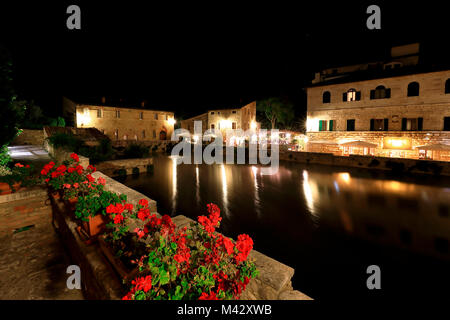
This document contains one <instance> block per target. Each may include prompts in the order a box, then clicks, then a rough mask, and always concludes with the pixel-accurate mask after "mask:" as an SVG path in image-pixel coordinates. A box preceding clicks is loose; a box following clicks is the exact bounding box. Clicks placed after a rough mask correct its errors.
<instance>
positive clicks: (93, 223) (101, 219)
mask: <svg viewBox="0 0 450 320" xmlns="http://www.w3.org/2000/svg"><path fill="white" fill-rule="evenodd" d="M88 219H89V221H82V223H81V226H82V227H83V229H84V231H86V233H87V234H88V235H89V236H91V237H95V236H97V235H99V234H100V233H102V232H104V231H105V227H106V224H107V223H108V219H107V218H106V217H105V216H104V215H102V214H96V215H95V216H93V217H88Z"/></svg>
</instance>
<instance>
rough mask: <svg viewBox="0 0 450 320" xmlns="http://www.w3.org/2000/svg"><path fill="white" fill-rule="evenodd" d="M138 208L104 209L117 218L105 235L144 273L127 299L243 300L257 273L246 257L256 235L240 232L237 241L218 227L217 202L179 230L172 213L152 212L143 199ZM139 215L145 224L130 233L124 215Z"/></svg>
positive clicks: (126, 206) (135, 281) (133, 282)
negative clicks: (221, 231) (159, 215)
mask: <svg viewBox="0 0 450 320" xmlns="http://www.w3.org/2000/svg"><path fill="white" fill-rule="evenodd" d="M135 210H136V211H137V212H134V211H133V206H131V205H130V204H125V205H122V204H120V205H112V206H110V207H108V208H107V209H106V212H107V213H110V214H112V217H111V218H112V220H113V221H112V222H110V223H109V224H108V226H107V227H108V232H107V233H106V238H105V240H106V241H108V242H109V243H110V244H111V247H112V248H116V250H117V252H114V254H115V256H116V257H120V258H121V260H122V261H123V262H124V263H125V264H127V261H128V263H129V262H130V261H132V262H134V264H135V265H136V264H137V266H138V267H139V273H140V274H139V275H138V276H137V277H136V278H135V279H134V280H133V281H132V282H131V289H130V291H129V292H128V294H126V295H125V297H124V298H123V299H124V300H181V299H184V300H197V299H199V300H229V299H239V297H240V295H241V293H242V292H243V290H244V289H245V287H246V286H247V284H248V283H249V281H250V279H251V278H255V277H256V276H257V275H258V271H257V269H256V266H255V264H254V263H253V262H252V261H249V259H248V255H249V253H250V251H251V250H252V249H253V240H252V239H251V238H250V237H249V236H248V235H246V234H241V235H239V236H238V238H237V241H236V242H234V241H233V240H231V239H230V238H227V237H224V236H223V235H221V234H218V233H216V232H215V230H216V228H218V227H219V225H220V221H221V220H222V218H221V217H220V209H219V208H218V207H217V206H216V205H215V204H212V203H211V204H208V213H209V215H208V216H199V217H198V223H191V225H190V226H189V227H184V228H180V229H176V225H175V224H174V223H173V222H172V219H171V218H170V217H169V216H168V215H164V216H163V217H162V218H158V217H157V216H156V215H155V214H153V215H152V214H150V210H149V208H148V201H147V200H145V199H141V200H140V201H139V204H138V205H137V207H136V208H135ZM136 217H137V218H138V219H140V220H142V221H143V222H144V223H145V225H144V226H143V227H142V228H139V227H138V228H135V229H134V230H132V232H130V231H129V230H128V224H127V223H126V220H127V219H128V218H136ZM130 234H132V235H133V237H134V239H133V240H134V241H133V242H134V243H135V244H136V243H140V242H142V243H146V244H147V246H146V247H143V246H137V245H131V246H130V245H129V242H130ZM125 243H126V244H125ZM136 248H137V249H139V250H136Z"/></svg>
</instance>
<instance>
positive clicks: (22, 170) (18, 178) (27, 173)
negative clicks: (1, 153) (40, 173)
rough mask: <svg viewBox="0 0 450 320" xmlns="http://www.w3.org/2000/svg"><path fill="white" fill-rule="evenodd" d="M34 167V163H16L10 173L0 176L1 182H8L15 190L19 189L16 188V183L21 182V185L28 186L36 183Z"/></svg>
mask: <svg viewBox="0 0 450 320" xmlns="http://www.w3.org/2000/svg"><path fill="white" fill-rule="evenodd" d="M33 170H34V167H33V166H32V165H26V166H24V165H22V164H20V163H16V165H15V166H14V167H13V168H12V169H11V172H10V174H8V175H4V176H0V182H6V183H7V184H8V185H9V187H10V188H11V189H12V191H13V192H15V191H17V190H15V189H14V184H15V183H20V186H21V187H27V186H31V185H33V184H35V183H36V182H37V179H36V178H35V177H34V176H33V175H32V173H33Z"/></svg>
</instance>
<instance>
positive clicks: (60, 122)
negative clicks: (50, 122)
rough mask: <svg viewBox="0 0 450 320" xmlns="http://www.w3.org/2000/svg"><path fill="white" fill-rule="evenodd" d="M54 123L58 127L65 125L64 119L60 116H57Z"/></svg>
mask: <svg viewBox="0 0 450 320" xmlns="http://www.w3.org/2000/svg"><path fill="white" fill-rule="evenodd" d="M56 123H57V126H58V127H65V126H66V120H64V118H62V117H58V119H57V121H56Z"/></svg>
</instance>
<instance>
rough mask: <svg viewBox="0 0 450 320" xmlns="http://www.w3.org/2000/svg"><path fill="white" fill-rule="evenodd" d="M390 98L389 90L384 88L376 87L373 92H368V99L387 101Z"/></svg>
mask: <svg viewBox="0 0 450 320" xmlns="http://www.w3.org/2000/svg"><path fill="white" fill-rule="evenodd" d="M390 97H391V89H390V88H389V89H386V88H385V87H384V86H378V87H376V88H375V90H370V99H371V100H374V99H387V98H390Z"/></svg>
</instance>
